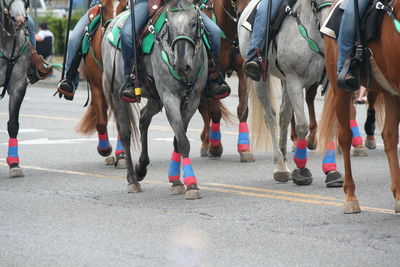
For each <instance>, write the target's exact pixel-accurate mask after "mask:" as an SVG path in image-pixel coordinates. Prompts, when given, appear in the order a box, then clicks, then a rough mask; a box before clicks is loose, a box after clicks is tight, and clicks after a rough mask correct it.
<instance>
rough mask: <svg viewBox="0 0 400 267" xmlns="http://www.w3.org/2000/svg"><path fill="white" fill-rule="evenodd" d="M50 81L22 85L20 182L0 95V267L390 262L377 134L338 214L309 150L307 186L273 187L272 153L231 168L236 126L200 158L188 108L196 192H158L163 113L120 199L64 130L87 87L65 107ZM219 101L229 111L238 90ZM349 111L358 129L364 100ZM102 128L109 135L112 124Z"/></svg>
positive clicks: (397, 244)
mask: <svg viewBox="0 0 400 267" xmlns="http://www.w3.org/2000/svg"><path fill="white" fill-rule="evenodd" d="M53 86H54V85H53ZM49 87H51V85H49V84H39V85H37V86H36V87H29V89H28V92H27V95H26V98H25V100H24V103H23V106H22V109H21V118H20V134H19V136H18V137H19V142H20V146H19V153H20V160H21V165H22V167H23V170H24V173H25V178H18V179H9V178H8V167H7V165H6V163H5V157H6V154H7V142H8V135H7V133H6V128H7V127H6V122H7V119H8V117H7V116H8V115H7V104H6V103H7V100H8V99H7V98H6V99H4V100H2V102H3V105H2V106H1V108H0V125H1V127H0V138H1V139H0V145H1V146H0V151H1V152H0V153H1V154H0V165H1V166H2V167H1V169H0V266H83V265H84V266H399V260H400V253H399V252H400V232H399V225H400V217H399V216H397V215H395V214H394V213H393V212H392V210H393V208H394V200H393V198H392V194H391V192H390V176H389V171H388V164H387V161H386V156H385V153H384V150H383V146H382V141H381V139H380V138H379V139H378V147H377V149H376V150H373V151H368V153H369V156H368V157H363V158H353V172H354V175H355V178H356V185H357V195H358V198H359V201H360V204H361V205H362V209H363V211H362V213H361V214H357V215H344V214H343V213H342V201H343V197H344V194H343V192H342V189H340V188H339V189H328V188H326V187H325V183H324V179H325V178H324V175H323V172H322V170H321V160H322V157H321V156H320V155H319V154H316V153H315V152H311V153H309V163H308V166H309V168H310V170H311V171H312V172H313V175H314V181H313V183H312V185H310V186H307V187H299V186H296V185H294V184H293V183H291V182H289V183H286V184H279V183H277V182H275V181H274V180H273V179H272V171H273V168H274V167H273V164H272V154H271V152H268V153H256V154H255V159H256V161H255V162H254V163H239V155H238V153H237V152H236V142H237V133H236V132H237V130H236V129H237V123H235V124H234V125H230V126H229V125H226V124H223V126H222V131H223V133H222V134H223V139H222V141H223V145H224V154H223V157H222V158H221V159H219V160H210V159H208V158H201V157H200V155H199V151H200V140H199V135H200V130H201V127H202V121H201V117H200V116H199V115H198V114H197V115H196V116H195V117H194V119H193V121H192V122H191V124H190V126H189V127H190V129H189V131H188V136H189V138H190V141H191V147H192V150H191V151H192V152H191V158H192V162H193V167H194V171H195V173H196V176H197V178H198V180H199V183H200V188H201V190H202V195H203V199H201V200H196V201H187V200H185V199H184V196H170V195H168V193H167V192H168V188H169V184H168V183H167V170H168V163H169V159H170V154H171V151H172V142H171V141H172V136H173V134H172V131H171V130H170V128H169V126H168V123H167V121H166V118H165V114H164V113H162V114H159V115H157V116H156V117H155V119H154V120H153V123H152V128H151V131H150V135H149V140H150V146H149V149H150V157H151V164H150V166H149V168H148V170H149V171H148V174H147V177H146V179H145V181H144V182H143V183H142V189H143V192H142V193H138V194H127V193H126V186H127V182H126V178H125V170H117V169H115V168H113V167H110V166H105V163H104V159H103V158H101V157H100V156H99V155H98V154H97V151H96V145H97V137H96V136H92V137H84V136H80V135H78V134H77V133H75V132H74V126H75V125H76V124H77V122H78V120H79V118H80V117H81V116H82V114H83V112H84V109H83V108H82V106H83V104H84V102H85V100H86V92H85V91H84V90H80V91H78V92H77V95H76V97H75V100H74V101H73V102H68V101H65V100H60V99H58V98H56V97H52V93H53V92H54V91H53V90H50V89H49ZM224 102H225V104H226V105H227V106H228V107H229V109H230V110H231V111H232V112H235V110H236V106H237V103H238V98H237V95H235V94H233V96H231V97H230V98H228V99H227V100H224ZM316 105H317V109H318V110H320V109H321V108H322V99H321V98H320V97H319V98H318V99H317V101H316ZM358 111H359V112H358V117H357V120H358V122H359V124H362V122H363V120H364V118H365V107H364V106H358ZM109 132H110V136H111V137H113V138H115V136H116V133H115V132H116V131H115V129H114V128H113V126H112V125H110V131H109ZM112 144H113V145H114V147H115V139H113V141H112ZM137 155H138V154H137V153H135V160H136V158H137ZM290 157H292V153H291V155H290ZM289 166H290V168H291V169H293V167H294V163H293V161H292V160H290V163H289ZM338 166H339V168H340V169H341V170H343V164H342V158H341V156H338Z"/></svg>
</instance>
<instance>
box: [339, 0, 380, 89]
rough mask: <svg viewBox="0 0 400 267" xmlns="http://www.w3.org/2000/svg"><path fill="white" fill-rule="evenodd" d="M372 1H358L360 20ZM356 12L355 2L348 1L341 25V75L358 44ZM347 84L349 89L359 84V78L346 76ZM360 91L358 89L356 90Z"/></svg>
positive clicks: (350, 75)
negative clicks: (355, 45)
mask: <svg viewBox="0 0 400 267" xmlns="http://www.w3.org/2000/svg"><path fill="white" fill-rule="evenodd" d="M371 2H372V0H358V7H359V13H360V18H362V17H363V16H364V14H365V12H366V10H367V7H368V5H369V3H371ZM354 17H355V10H354V1H347V6H346V8H345V10H344V13H343V17H342V22H341V23H340V30H339V38H338V50H339V51H338V52H339V56H338V62H337V73H340V72H341V71H342V69H343V67H344V64H345V61H346V60H347V59H348V58H349V56H350V53H351V52H352V51H353V48H354V44H355V42H356V36H355V35H356V22H355V20H354ZM345 83H346V84H348V85H349V87H358V86H354V85H356V84H359V82H358V80H357V78H356V77H355V76H353V75H352V74H351V73H349V74H347V75H346V78H345ZM354 90H358V88H354Z"/></svg>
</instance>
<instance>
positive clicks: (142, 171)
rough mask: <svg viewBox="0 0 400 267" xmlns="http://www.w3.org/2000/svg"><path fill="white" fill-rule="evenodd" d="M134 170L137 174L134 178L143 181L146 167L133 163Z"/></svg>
mask: <svg viewBox="0 0 400 267" xmlns="http://www.w3.org/2000/svg"><path fill="white" fill-rule="evenodd" d="M135 172H136V175H137V178H136V180H137V181H138V182H140V181H143V179H144V177H146V174H147V168H146V167H144V168H141V167H140V164H139V163H138V164H136V165H135Z"/></svg>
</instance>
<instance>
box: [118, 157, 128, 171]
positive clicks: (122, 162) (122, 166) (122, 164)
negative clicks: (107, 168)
mask: <svg viewBox="0 0 400 267" xmlns="http://www.w3.org/2000/svg"><path fill="white" fill-rule="evenodd" d="M115 168H117V169H126V168H128V161H127V160H126V159H119V160H117V162H115Z"/></svg>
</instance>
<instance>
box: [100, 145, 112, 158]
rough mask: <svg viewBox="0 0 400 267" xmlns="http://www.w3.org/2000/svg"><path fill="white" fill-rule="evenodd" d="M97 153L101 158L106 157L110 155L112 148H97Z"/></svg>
mask: <svg viewBox="0 0 400 267" xmlns="http://www.w3.org/2000/svg"><path fill="white" fill-rule="evenodd" d="M97 152H99V154H100V156H102V157H108V156H110V155H111V152H112V147H111V146H109V147H108V148H107V149H105V150H104V149H101V148H100V147H99V146H98V147H97Z"/></svg>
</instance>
